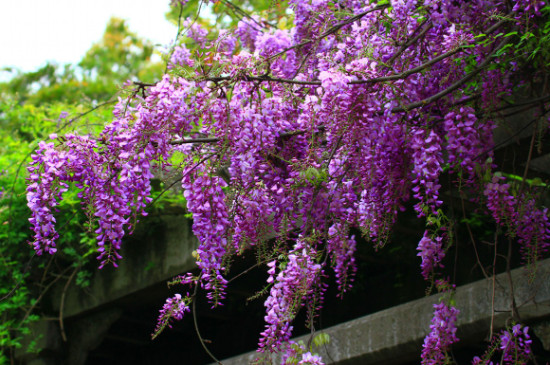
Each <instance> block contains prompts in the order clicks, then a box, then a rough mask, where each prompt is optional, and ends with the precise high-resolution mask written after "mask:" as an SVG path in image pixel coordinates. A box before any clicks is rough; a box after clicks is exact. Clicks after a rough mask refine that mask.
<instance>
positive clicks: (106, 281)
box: [51, 215, 198, 318]
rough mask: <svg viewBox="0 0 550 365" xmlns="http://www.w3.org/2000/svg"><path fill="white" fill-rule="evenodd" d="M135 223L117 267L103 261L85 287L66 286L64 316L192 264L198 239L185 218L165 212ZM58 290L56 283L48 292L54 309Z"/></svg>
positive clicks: (167, 277) (166, 277)
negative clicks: (137, 226) (137, 224)
mask: <svg viewBox="0 0 550 365" xmlns="http://www.w3.org/2000/svg"><path fill="white" fill-rule="evenodd" d="M139 227H140V229H139V230H138V231H136V232H135V234H134V236H135V238H130V239H128V240H126V242H125V243H124V244H123V247H122V256H123V259H122V260H120V261H119V262H118V264H119V267H118V268H114V267H112V265H106V266H105V267H104V268H103V269H101V270H96V271H95V273H94V275H93V277H92V279H91V284H90V286H89V287H88V288H85V289H81V288H79V287H77V286H76V285H71V287H69V290H67V292H66V296H65V303H64V309H63V317H64V318H70V317H73V316H77V315H80V314H82V313H85V312H87V311H90V310H92V309H96V308H98V307H101V306H103V305H105V304H107V303H111V302H113V301H115V300H117V299H120V298H122V297H124V296H126V295H130V294H132V293H135V292H138V291H140V290H142V289H145V288H147V287H149V286H152V285H154V284H158V283H160V282H166V281H167V280H170V279H171V278H172V277H174V276H175V275H178V274H181V273H183V272H186V271H189V270H192V269H194V268H196V264H195V259H194V258H193V256H192V255H191V252H192V251H193V250H195V249H196V248H197V246H198V241H197V239H196V238H195V236H193V233H192V231H191V222H190V220H189V219H186V218H184V216H183V215H167V216H161V217H160V218H158V219H157V220H156V221H155V222H147V224H142V225H141V226H139ZM62 291H63V286H62V285H60V286H58V287H57V288H56V289H55V290H54V293H53V295H52V296H51V298H52V307H53V308H52V309H53V310H54V311H55V312H58V311H59V309H60V306H61V296H62V295H61V293H62Z"/></svg>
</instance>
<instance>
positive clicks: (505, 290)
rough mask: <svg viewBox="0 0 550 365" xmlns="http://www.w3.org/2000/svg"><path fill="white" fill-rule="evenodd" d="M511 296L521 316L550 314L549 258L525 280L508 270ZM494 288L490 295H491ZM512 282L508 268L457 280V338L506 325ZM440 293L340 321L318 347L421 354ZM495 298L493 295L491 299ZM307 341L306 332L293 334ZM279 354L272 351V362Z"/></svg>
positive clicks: (390, 357) (351, 355)
mask: <svg viewBox="0 0 550 365" xmlns="http://www.w3.org/2000/svg"><path fill="white" fill-rule="evenodd" d="M511 277H512V282H513V292H514V297H515V300H516V303H517V306H518V310H519V314H520V316H521V318H522V320H523V321H525V322H527V323H529V322H533V321H536V320H537V319H542V318H543V317H545V316H548V315H550V280H549V279H550V259H547V260H544V261H542V262H540V263H539V269H538V272H537V274H536V276H535V279H534V280H533V282H531V283H529V280H528V277H527V273H526V270H525V269H523V268H520V269H516V270H513V271H512V273H511ZM493 293H494V295H493ZM510 293H511V290H510V283H509V279H508V276H507V274H506V273H504V274H500V275H497V276H496V277H495V280H494V281H493V280H492V279H489V280H480V281H477V282H474V283H471V284H468V285H464V286H461V287H459V288H458V289H457V291H456V296H455V299H456V306H457V307H458V309H459V310H460V315H459V316H458V336H459V337H460V338H461V343H463V344H467V343H468V342H475V341H480V340H482V339H483V338H486V337H487V336H488V335H489V333H488V331H489V327H490V323H491V320H493V321H494V328H495V330H496V329H499V328H502V327H504V326H505V323H506V321H507V319H509V318H510V313H511V312H510V310H511V307H510V299H511V294H510ZM439 298H440V295H432V296H429V297H426V298H422V299H418V300H415V301H412V302H409V303H405V304H402V305H399V306H396V307H393V308H389V309H386V310H383V311H380V312H377V313H374V314H371V315H368V316H364V317H361V318H358V319H355V320H352V321H349V322H346V323H342V324H340V325H337V326H334V327H330V328H327V329H326V330H323V331H322V332H325V333H327V334H328V335H329V336H330V343H329V344H327V345H326V346H324V348H321V349H317V350H318V353H319V354H321V355H322V356H323V359H324V360H325V361H326V362H327V363H328V364H342V365H343V364H345V365H352V364H361V365H375V364H399V363H403V362H408V361H415V360H417V359H418V360H419V356H420V350H421V346H422V343H423V340H424V337H425V336H426V335H427V334H428V332H429V327H430V322H431V319H432V315H433V305H434V304H435V303H437V302H438V301H439ZM493 299H494V301H493ZM294 340H295V341H300V340H301V341H304V343H307V341H308V340H309V336H302V337H298V338H296V339H294ZM257 357H258V353H256V352H250V353H247V354H243V355H240V356H237V357H233V358H230V359H226V360H223V361H222V363H223V365H242V364H249V363H251V362H252V361H254V360H255V359H256V358H257ZM279 359H280V358H279V357H278V356H274V357H273V364H279V363H280V360H279Z"/></svg>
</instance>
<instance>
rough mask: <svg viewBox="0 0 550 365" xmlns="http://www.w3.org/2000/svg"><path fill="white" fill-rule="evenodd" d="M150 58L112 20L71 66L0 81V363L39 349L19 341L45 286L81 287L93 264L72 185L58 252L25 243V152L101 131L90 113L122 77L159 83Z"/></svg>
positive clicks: (105, 114)
mask: <svg viewBox="0 0 550 365" xmlns="http://www.w3.org/2000/svg"><path fill="white" fill-rule="evenodd" d="M152 55H153V46H152V44H151V43H150V42H149V41H146V40H143V39H141V38H139V37H138V36H137V35H136V34H135V33H132V32H131V31H130V30H129V29H128V27H127V25H126V24H125V22H124V21H123V20H120V19H116V18H113V19H111V21H110V22H109V24H108V25H107V29H106V31H105V34H104V36H103V38H102V40H101V41H100V42H98V43H96V44H95V45H93V46H92V48H91V49H90V50H89V51H88V53H87V54H86V56H85V57H84V59H83V60H82V61H81V63H80V64H79V65H78V66H72V65H65V66H63V67H61V66H58V65H55V64H47V65H46V66H44V67H42V68H40V69H38V70H37V71H33V72H28V73H21V72H19V73H16V75H15V76H14V77H13V78H12V79H11V80H9V81H7V82H4V83H0V139H1V141H2V143H1V144H0V364H4V363H6V364H7V363H10V361H13V359H10V356H11V355H10V354H12V353H13V350H14V349H16V348H22V347H23V346H24V347H25V348H24V350H25V351H27V352H32V351H39V350H40V349H39V348H37V347H36V341H32V340H30V341H29V339H25V340H23V339H24V337H25V336H26V335H28V334H29V333H30V328H29V326H30V325H31V323H32V322H35V321H37V320H39V318H40V316H41V314H43V308H42V307H41V299H42V298H44V296H45V295H47V291H48V290H49V289H50V288H51V287H52V286H53V284H61V283H63V282H64V280H67V276H66V273H67V272H70V271H73V270H77V271H76V276H75V279H74V281H75V283H76V284H77V285H78V286H80V287H86V286H88V285H90V280H91V276H92V270H95V268H96V266H97V265H96V260H95V256H96V240H95V235H94V232H93V230H94V229H95V228H94V227H93V226H91V225H90V224H89V223H88V220H87V217H86V216H85V214H84V213H83V212H82V209H81V206H80V204H81V203H80V199H79V198H78V190H77V189H74V187H73V188H71V189H70V190H69V192H67V193H65V194H64V196H63V201H62V203H61V204H60V205H59V207H58V210H57V211H56V213H55V215H56V219H57V222H58V224H59V227H60V232H59V233H60V238H59V240H58V242H57V245H58V248H59V252H58V254H57V255H56V256H53V257H52V256H50V255H47V254H45V255H42V256H37V255H35V254H34V251H33V250H32V248H31V247H29V245H28V244H27V242H29V241H30V240H31V238H32V237H31V233H32V232H31V231H30V229H29V225H28V218H29V216H30V211H29V209H28V208H27V201H26V180H25V179H26V176H27V171H26V165H27V164H28V163H29V161H30V159H31V153H32V151H34V149H35V148H36V147H37V145H38V142H39V141H41V140H48V139H49V137H48V136H49V135H50V134H52V133H59V132H63V131H66V130H71V131H73V132H75V133H79V134H90V133H97V132H98V131H99V130H101V128H102V127H103V125H104V124H105V122H106V121H109V120H110V119H111V118H112V114H111V110H110V109H109V108H95V106H97V105H98V103H102V102H105V101H108V100H111V99H113V97H115V96H116V93H117V92H118V91H119V88H120V85H121V84H122V83H123V82H125V81H126V80H128V79H131V78H137V79H140V80H141V81H145V82H152V81H156V80H157V79H159V78H160V75H162V73H163V70H164V68H163V65H161V64H160V63H153V62H152V61H151V59H152ZM161 191H162V187H161V186H159V189H157V190H156V191H155V194H157V195H158V196H159V200H162V201H166V202H167V204H176V201H177V204H180V203H181V202H180V201H178V198H176V197H175V194H174V193H168V194H164V195H163V196H162V198H161V197H160V194H161ZM180 195H181V194H180ZM180 199H183V197H181V198H180ZM23 344H25V345H23Z"/></svg>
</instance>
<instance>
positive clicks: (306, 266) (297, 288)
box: [259, 239, 321, 352]
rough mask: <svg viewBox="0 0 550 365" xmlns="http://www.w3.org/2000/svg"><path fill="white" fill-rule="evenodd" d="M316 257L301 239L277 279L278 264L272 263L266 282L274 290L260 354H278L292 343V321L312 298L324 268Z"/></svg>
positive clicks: (270, 297) (269, 300)
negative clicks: (289, 341) (282, 347)
mask: <svg viewBox="0 0 550 365" xmlns="http://www.w3.org/2000/svg"><path fill="white" fill-rule="evenodd" d="M314 256H315V251H314V250H313V249H312V248H310V247H308V244H307V242H306V241H305V240H303V239H298V241H297V242H296V245H295V246H294V248H293V250H292V251H290V252H289V254H288V262H286V266H285V267H284V268H283V269H282V270H281V271H279V273H278V274H277V275H276V276H275V274H276V270H277V261H272V262H270V263H269V265H268V266H269V267H270V269H269V271H268V273H269V278H268V279H267V282H268V283H272V284H273V286H272V287H271V290H270V292H269V297H268V298H267V300H266V301H265V303H264V306H265V307H266V310H267V314H266V316H265V321H266V323H267V324H266V329H265V330H264V331H263V332H262V333H261V336H262V337H261V338H260V343H259V346H260V349H261V351H265V350H266V349H267V350H268V351H271V352H275V351H278V350H279V349H280V348H281V345H282V344H283V343H284V342H286V341H288V340H289V339H290V336H291V334H292V328H293V327H292V325H291V321H292V320H293V319H294V316H295V315H296V313H297V311H298V309H299V308H300V307H301V306H302V305H303V304H304V300H305V299H306V298H307V297H308V296H310V295H312V294H313V289H314V284H315V283H316V282H317V280H318V277H319V274H320V272H321V265H320V264H317V263H315V261H314V259H313V257H314Z"/></svg>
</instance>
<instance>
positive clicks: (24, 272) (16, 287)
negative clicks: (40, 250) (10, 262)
mask: <svg viewBox="0 0 550 365" xmlns="http://www.w3.org/2000/svg"><path fill="white" fill-rule="evenodd" d="M35 256H36V252H35V253H34V254H33V255H32V256H31V258H30V259H29V261H27V266H25V270H23V274H22V275H21V279H19V281H18V282H17V284H15V286H14V287H13V289H12V290H10V292H9V293H8V294H6V295H4V296H3V297H2V298H1V299H0V302H3V301H4V300H6V299H8V298H9V297H11V296H12V295H13V293H15V291H16V290H17V289H18V288H19V286H20V285H21V283H22V282H23V279H24V276H25V274H26V273H27V271H29V269H30V267H31V262H32V259H33V258H34V257H35Z"/></svg>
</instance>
